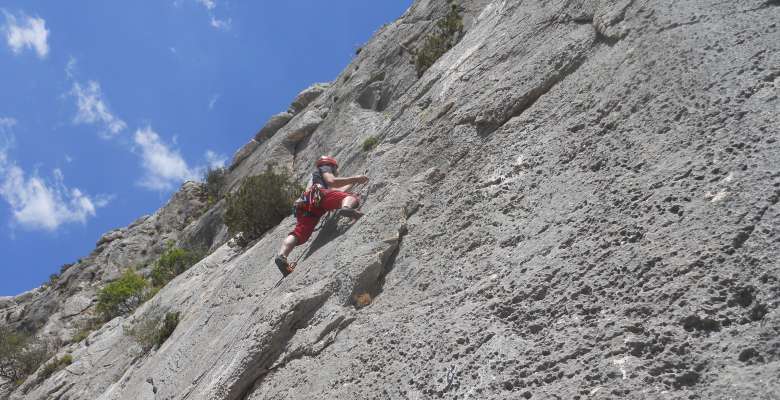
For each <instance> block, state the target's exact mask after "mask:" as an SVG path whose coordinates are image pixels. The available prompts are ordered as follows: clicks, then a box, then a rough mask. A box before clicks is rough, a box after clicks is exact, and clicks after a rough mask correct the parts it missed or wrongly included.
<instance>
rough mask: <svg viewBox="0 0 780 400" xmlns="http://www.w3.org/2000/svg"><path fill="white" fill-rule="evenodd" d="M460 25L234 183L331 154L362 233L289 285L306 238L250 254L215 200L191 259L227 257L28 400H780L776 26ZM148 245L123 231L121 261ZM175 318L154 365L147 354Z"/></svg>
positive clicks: (572, 15)
mask: <svg viewBox="0 0 780 400" xmlns="http://www.w3.org/2000/svg"><path fill="white" fill-rule="evenodd" d="M458 4H460V6H461V7H462V9H463V10H464V15H465V18H464V20H465V25H466V34H465V36H464V37H463V39H462V40H461V41H460V42H459V44H458V45H457V46H455V47H454V48H453V49H452V50H450V51H449V52H448V53H446V54H445V55H444V56H443V57H441V58H440V59H439V60H438V62H437V63H436V64H434V65H433V66H432V67H431V68H430V69H429V70H428V71H427V72H426V73H425V74H424V75H423V76H422V77H421V78H419V79H418V78H417V76H416V73H415V71H414V68H413V66H412V65H411V64H410V62H409V60H410V55H409V54H408V51H407V50H404V48H407V49H408V48H411V47H414V45H415V44H416V43H419V42H420V41H421V40H422V39H423V38H424V36H425V35H426V34H427V33H428V32H430V31H431V29H432V26H433V24H434V21H435V19H436V18H437V17H440V16H442V15H444V14H445V13H446V11H447V4H446V2H443V1H433V0H420V1H417V2H416V3H415V4H414V5H413V6H412V7H411V8H410V9H409V10H408V11H407V12H406V13H405V14H404V15H403V16H402V17H401V18H400V19H399V20H398V21H396V22H393V23H391V24H389V25H387V26H384V27H382V28H381V29H379V30H378V31H377V32H376V34H375V35H374V37H373V38H372V40H371V41H370V42H368V43H367V44H366V45H365V46H364V47H363V48H362V50H361V51H360V53H359V54H358V55H357V56H356V57H355V59H354V60H353V61H352V63H351V64H350V65H349V66H348V67H347V68H346V69H345V70H344V72H342V74H341V75H339V76H338V77H337V78H336V79H335V80H334V82H333V83H332V84H331V85H329V86H327V87H321V88H320V89H321V90H320V89H318V91H319V93H318V94H317V96H313V95H312V96H311V98H309V95H308V94H307V95H305V96H303V95H302V96H299V98H306V99H307V101H305V102H298V101H297V100H296V101H295V102H294V106H292V107H291V109H290V110H291V113H294V114H295V115H294V116H293V117H292V118H290V120H289V121H288V122H286V123H285V124H283V125H282V126H280V127H279V128H278V129H277V130H276V132H275V133H274V134H273V135H271V136H270V137H267V139H265V140H264V141H263V142H262V143H258V144H257V145H255V146H254V147H253V148H251V149H249V150H247V151H246V152H245V153H246V154H245V156H244V157H243V158H242V159H241V160H239V161H237V162H236V163H234V165H233V166H232V168H231V173H230V177H229V186H230V187H231V188H234V187H235V186H236V184H237V183H238V182H239V181H240V179H241V178H243V177H245V176H248V175H251V174H255V173H259V172H261V171H262V170H264V169H265V168H266V166H267V165H274V166H276V167H277V168H288V169H290V170H292V171H293V173H294V174H295V175H296V176H297V177H299V178H300V179H301V180H302V181H303V180H305V179H306V178H307V176H308V173H309V172H310V169H311V166H312V163H313V161H314V160H315V159H316V158H317V157H318V156H320V155H322V154H332V155H334V156H336V157H338V158H339V159H340V160H341V162H342V164H343V168H342V169H343V171H342V173H344V174H356V173H365V174H367V175H369V176H370V177H371V182H370V183H369V184H368V185H367V186H365V187H363V188H361V189H360V190H361V194H363V195H364V196H365V197H366V201H365V205H364V208H363V209H364V211H365V212H366V216H365V217H363V218H362V219H361V220H360V221H358V222H357V223H355V224H350V223H348V222H347V221H339V220H336V219H328V220H327V221H326V222H325V223H324V224H323V227H322V229H321V230H320V231H319V232H317V233H316V234H315V235H314V236H313V237H312V239H311V242H310V244H307V245H306V246H302V247H301V248H298V249H297V250H296V251H295V252H294V253H293V258H296V259H297V258H298V257H302V258H301V263H300V266H299V267H298V269H297V270H296V271H295V272H294V273H293V274H292V275H291V276H290V277H288V278H287V279H285V280H284V281H282V282H281V283H280V284H279V285H278V286H276V284H277V282H278V279H279V274H278V271H277V270H276V268H275V267H274V266H273V263H272V261H271V260H272V257H273V256H274V254H275V252H276V250H277V248H278V245H279V242H280V241H281V240H282V239H283V238H284V236H285V235H286V234H287V232H289V231H290V230H291V229H292V227H293V225H294V220H293V219H292V218H288V219H286V220H285V221H284V222H282V224H280V226H278V227H277V228H275V229H274V230H272V231H270V232H269V233H268V234H266V235H265V236H264V237H263V238H261V239H260V240H259V241H257V242H256V243H254V244H252V245H251V246H249V247H248V248H246V249H240V248H231V247H229V246H227V245H223V243H224V242H225V241H227V238H226V237H225V233H224V227H223V226H221V223H220V222H219V219H218V214H219V210H220V209H221V207H224V205H223V204H221V203H218V204H217V205H216V206H215V207H214V208H212V209H211V210H209V211H208V212H206V213H204V214H202V215H203V216H202V217H200V219H198V220H195V221H191V222H190V223H189V224H187V225H188V226H186V227H183V228H181V229H183V230H184V231H185V233H184V234H183V235H181V236H179V237H178V238H180V239H181V240H193V241H198V242H202V243H207V244H208V243H209V242H210V244H211V247H212V248H213V249H214V252H213V253H212V254H211V255H210V256H209V257H207V258H206V259H204V260H203V261H202V262H200V263H199V264H198V265H196V266H195V267H193V268H192V269H190V270H189V271H187V272H186V273H184V274H183V275H181V276H179V277H177V278H176V279H175V280H174V281H172V282H171V283H170V284H168V285H167V286H166V287H165V288H164V289H163V290H162V291H160V293H159V294H158V295H157V296H155V297H154V298H153V299H152V300H150V301H149V302H147V303H146V304H144V305H143V306H141V307H140V308H139V309H138V310H137V311H136V312H135V313H134V314H133V315H131V316H128V317H124V318H123V317H120V318H117V319H115V320H114V321H111V322H110V323H109V324H107V325H106V326H104V327H103V328H101V329H100V330H99V331H97V332H94V333H93V334H92V335H91V336H90V337H89V338H88V339H87V340H86V341H84V342H81V343H77V344H72V345H69V346H68V347H65V348H63V349H62V350H61V353H64V352H70V353H71V354H72V355H73V358H74V363H73V364H72V365H70V366H68V367H67V368H66V369H65V370H63V371H60V372H58V373H55V374H54V375H53V376H52V377H50V378H49V379H47V380H45V381H44V382H43V383H42V384H40V385H33V384H28V385H26V386H23V387H22V388H20V389H19V390H17V391H16V392H14V393H13V394H12V395H11V396H10V397H11V398H13V399H48V398H58V399H105V400H108V399H220V400H221V399H230V400H233V399H251V400H255V399H283V398H289V399H333V398H345V399H363V398H379V399H428V398H454V399H517V398H521V399H522V398H538V399H549V398H566V399H569V398H571V399H574V398H579V399H586V398H636V399H646V398H665V399H666V398H671V399H690V398H702V399H730V398H746V399H747V398H775V397H778V396H780V377H778V373H777V372H778V371H780V355H779V352H780V339H778V338H780V315H779V314H778V310H777V309H778V302H780V276H779V275H780V268H779V267H778V263H777V259H778V255H779V254H778V243H779V242H780V236H778V230H779V229H780V215H779V214H778V205H777V202H778V198H780V144H778V139H779V138H778V136H780V135H779V134H778V130H780V117H779V116H778V115H779V113H778V110H780V107H779V105H780V100H778V93H779V92H780V91H779V90H778V89H780V69H778V65H780V51H779V50H780V31H779V28H778V22H777V21H778V20H780V7H778V3H777V2H776V1H764V0H758V1H754V0H746V1H742V2H716V1H704V0H685V1H663V0H659V1H638V0H617V1H604V0H592V1H590V0H565V1H529V2H512V1H501V0H494V1H488V0H485V1H462V2H458ZM306 92H307V91H304V93H306ZM304 103H306V104H304ZM296 104H297V105H296ZM315 117H316V118H315ZM315 122H316V123H315ZM304 128H305V129H304ZM371 136H374V137H377V138H378V139H379V146H378V147H377V148H376V149H375V150H373V151H371V152H364V151H363V150H362V149H361V144H362V142H363V140H365V139H366V138H368V137H371ZM185 192H186V191H185ZM177 196H180V194H178V195H177ZM174 199H176V197H174ZM166 215H168V214H166ZM158 218H160V217H158ZM182 224H184V222H182V223H177V222H176V221H169V222H166V225H165V226H181V225H182ZM153 226H154V225H153V224H151V223H150V222H147V220H143V222H140V223H139V225H137V226H136V227H134V228H128V229H126V230H125V231H121V230H120V231H115V232H113V233H111V234H109V235H107V236H105V237H104V239H102V240H101V241H103V242H105V244H103V246H106V249H105V250H103V251H102V252H101V253H99V254H98V256H100V255H101V254H109V253H110V254H114V255H113V256H111V257H107V258H103V259H101V264H100V265H103V264H102V263H105V265H114V264H117V262H112V260H115V259H122V260H124V258H123V257H129V255H127V254H125V253H112V252H110V250H113V249H114V248H115V246H118V245H119V243H121V242H122V241H126V240H128V237H130V236H128V235H130V232H133V230H134V229H135V230H139V229H151V227H153ZM120 236H121V237H122V238H119V237H120ZM113 237H117V238H116V239H111V238H113ZM132 237H136V235H135V234H134V235H132ZM163 237H165V235H160V237H159V238H155V239H160V240H161V239H162V238H163ZM135 240H139V239H135ZM115 243H116V244H115ZM114 251H116V250H114ZM106 252H109V253H106ZM98 256H96V257H98ZM103 257H105V256H103ZM133 257H138V256H133ZM133 257H131V258H133ZM141 259H142V258H141ZM95 265H98V264H95ZM112 271H114V269H112V268H107V269H105V270H101V271H95V272H94V273H95V275H99V276H108V275H110V274H111V273H112ZM26 296H27V301H29V299H33V298H35V299H43V298H45V295H42V294H41V293H40V292H33V293H30V294H28V295H26ZM72 301H73V304H72V306H71V307H70V309H72V310H78V308H79V304H82V303H81V302H80V300H72ZM6 303H7V301H5V300H4V301H3V302H0V304H6ZM2 310H9V308H8V307H5V308H3V309H2ZM167 311H178V312H180V313H181V315H182V320H181V322H180V324H179V326H178V327H177V329H176V331H175V332H174V334H173V336H171V338H169V339H168V341H166V342H165V344H164V345H163V346H162V347H160V348H159V349H156V350H153V351H151V352H149V353H144V352H142V351H141V349H140V348H139V347H138V345H137V344H135V343H134V341H133V340H132V339H130V338H129V336H128V335H127V334H126V331H127V330H128V329H129V328H131V327H132V326H134V325H135V324H137V323H138V321H140V320H142V319H143V318H145V317H148V316H150V315H159V314H161V313H164V312H167ZM0 312H4V313H6V314H4V315H8V314H7V313H8V311H0Z"/></svg>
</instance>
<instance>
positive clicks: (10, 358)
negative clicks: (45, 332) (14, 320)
mask: <svg viewBox="0 0 780 400" xmlns="http://www.w3.org/2000/svg"><path fill="white" fill-rule="evenodd" d="M50 354H51V353H50V351H49V346H48V344H47V343H45V342H43V341H40V340H37V339H34V338H32V337H31V336H29V335H27V334H24V333H20V332H15V331H13V330H11V329H10V328H7V327H0V378H2V380H4V382H2V381H0V386H7V385H13V386H19V385H21V384H22V383H23V382H24V380H25V379H27V377H28V376H30V375H32V374H33V373H34V372H35V371H36V370H37V369H38V367H40V366H41V364H43V363H44V362H45V361H46V360H47V359H49V356H50Z"/></svg>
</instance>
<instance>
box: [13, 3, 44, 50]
mask: <svg viewBox="0 0 780 400" xmlns="http://www.w3.org/2000/svg"><path fill="white" fill-rule="evenodd" d="M3 13H4V14H5V29H4V30H5V38H6V41H7V42H8V46H9V47H11V50H13V52H14V53H16V54H19V53H21V51H22V50H23V49H25V48H30V49H33V50H35V52H36V53H38V57H40V58H45V57H46V55H47V54H49V43H48V38H49V30H48V29H46V21H45V20H44V19H43V18H37V17H28V16H24V15H22V16H21V17H20V18H19V19H21V21H17V18H16V17H14V16H13V15H11V14H9V13H7V12H5V11H4V12H3Z"/></svg>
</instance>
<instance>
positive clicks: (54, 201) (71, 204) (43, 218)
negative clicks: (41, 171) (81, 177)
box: [0, 144, 110, 231]
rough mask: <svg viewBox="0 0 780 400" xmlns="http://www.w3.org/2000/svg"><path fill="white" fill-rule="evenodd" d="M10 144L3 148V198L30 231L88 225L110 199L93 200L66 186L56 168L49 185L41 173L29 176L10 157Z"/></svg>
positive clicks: (0, 185) (0, 175) (0, 174)
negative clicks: (78, 224) (74, 224)
mask: <svg viewBox="0 0 780 400" xmlns="http://www.w3.org/2000/svg"><path fill="white" fill-rule="evenodd" d="M9 147H10V146H9V145H8V144H6V145H3V146H2V147H0V197H2V198H3V199H4V200H5V201H6V202H7V203H8V205H9V206H10V207H11V213H12V214H13V218H14V221H15V222H16V223H18V224H19V225H21V226H23V227H24V228H27V229H42V230H47V231H55V230H57V228H59V227H60V226H61V225H63V224H66V223H73V222H80V223H82V224H84V223H86V222H87V219H88V218H90V217H94V216H95V215H96V210H97V209H98V208H100V207H104V206H106V205H107V204H108V202H109V200H110V199H109V198H108V197H99V198H97V199H93V198H90V197H89V196H87V195H86V194H84V193H83V192H82V191H81V190H79V189H77V188H68V187H67V186H65V183H64V182H65V177H64V175H63V174H62V171H60V170H59V169H55V170H54V171H53V172H52V176H53V178H52V179H51V180H49V181H48V182H47V181H46V180H44V179H43V178H41V177H39V176H38V174H37V172H36V173H33V174H32V176H29V177H28V176H27V174H26V173H25V172H24V170H23V169H22V168H20V167H19V166H17V165H16V164H15V163H14V162H13V161H11V160H10V158H9V157H8V148H9Z"/></svg>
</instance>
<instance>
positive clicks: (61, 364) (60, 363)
mask: <svg viewBox="0 0 780 400" xmlns="http://www.w3.org/2000/svg"><path fill="white" fill-rule="evenodd" d="M72 363H73V357H72V356H71V355H70V354H66V355H64V356H62V357H61V358H55V359H53V360H51V361H49V362H48V363H46V365H44V366H43V368H41V372H40V373H39V374H38V381H40V382H43V381H45V380H46V379H48V378H49V377H50V376H52V375H53V374H54V373H55V372H57V371H59V370H61V369H63V368H65V367H67V366H68V365H70V364H72Z"/></svg>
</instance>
